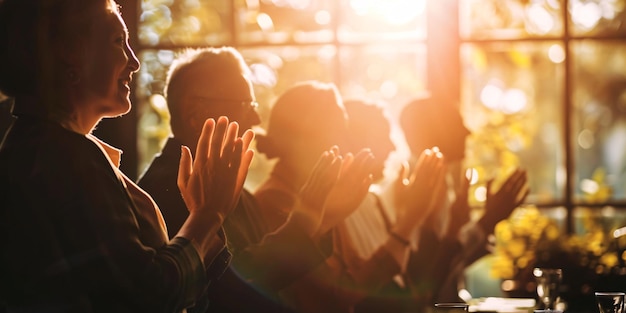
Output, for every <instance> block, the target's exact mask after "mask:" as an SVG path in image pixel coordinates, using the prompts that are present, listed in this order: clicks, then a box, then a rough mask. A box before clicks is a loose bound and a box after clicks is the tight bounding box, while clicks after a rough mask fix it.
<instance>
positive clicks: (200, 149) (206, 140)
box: [193, 118, 215, 169]
mask: <svg viewBox="0 0 626 313" xmlns="http://www.w3.org/2000/svg"><path fill="white" fill-rule="evenodd" d="M214 131H215V120H214V119H212V118H210V119H207V120H206V121H204V125H203V126H202V132H201V133H200V138H199V139H198V144H197V145H196V158H195V160H194V163H193V164H194V168H196V169H197V168H198V165H199V164H205V163H206V161H207V159H208V157H209V147H210V146H211V138H213V132H214Z"/></svg>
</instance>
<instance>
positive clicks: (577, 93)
mask: <svg viewBox="0 0 626 313" xmlns="http://www.w3.org/2000/svg"><path fill="white" fill-rule="evenodd" d="M571 47H572V61H573V63H572V64H573V76H572V77H573V78H572V81H573V89H572V90H573V91H572V105H573V107H574V110H573V111H574V112H573V113H574V119H573V125H572V126H573V138H572V146H573V147H574V151H575V164H576V179H575V182H576V184H575V185H574V186H573V187H574V188H575V191H574V194H575V196H576V199H577V200H578V201H583V202H589V203H597V202H605V201H609V200H625V199H626V72H625V71H624V68H626V45H624V44H620V43H615V42H598V41H591V40H589V41H576V42H574V43H572V45H571Z"/></svg>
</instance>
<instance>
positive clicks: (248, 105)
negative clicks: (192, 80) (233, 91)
mask: <svg viewBox="0 0 626 313" xmlns="http://www.w3.org/2000/svg"><path fill="white" fill-rule="evenodd" d="M194 98H195V99H198V100H200V101H202V102H208V103H210V104H211V105H214V104H216V103H224V104H228V105H239V106H240V107H241V108H242V109H243V110H244V111H245V112H252V111H255V110H256V109H257V108H258V107H259V103H258V102H256V101H255V100H234V99H219V98H205V97H199V96H196V97H194Z"/></svg>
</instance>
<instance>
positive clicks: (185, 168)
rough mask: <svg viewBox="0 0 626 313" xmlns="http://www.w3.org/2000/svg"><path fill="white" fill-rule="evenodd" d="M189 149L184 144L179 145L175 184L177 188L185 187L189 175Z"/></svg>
mask: <svg viewBox="0 0 626 313" xmlns="http://www.w3.org/2000/svg"><path fill="white" fill-rule="evenodd" d="M191 162H192V158H191V151H189V148H188V147H186V146H181V147H180V162H179V163H178V178H177V180H176V184H177V185H178V189H180V190H185V189H186V188H187V182H188V181H189V177H191Z"/></svg>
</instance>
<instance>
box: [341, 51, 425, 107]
mask: <svg viewBox="0 0 626 313" xmlns="http://www.w3.org/2000/svg"><path fill="white" fill-rule="evenodd" d="M340 57H341V58H340V62H339V63H340V64H341V82H340V88H341V92H342V95H343V96H344V97H358V98H363V97H365V98H368V99H373V100H383V101H386V102H388V103H389V104H390V105H391V106H390V113H393V114H394V115H396V113H399V112H400V109H401V108H402V106H403V105H405V104H406V103H408V102H409V100H412V99H413V98H414V97H416V96H417V95H418V94H420V93H423V92H424V91H425V90H426V46H425V45H418V44H410V45H409V44H404V45H401V44H396V45H393V46H390V45H367V46H358V47H342V48H341V53H340Z"/></svg>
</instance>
